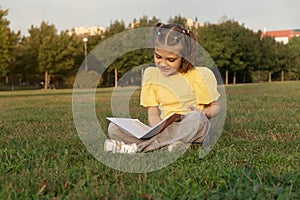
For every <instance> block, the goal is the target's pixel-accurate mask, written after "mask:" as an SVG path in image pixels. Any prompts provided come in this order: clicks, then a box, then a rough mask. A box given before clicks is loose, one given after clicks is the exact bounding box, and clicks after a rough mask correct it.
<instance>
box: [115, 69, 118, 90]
mask: <svg viewBox="0 0 300 200" xmlns="http://www.w3.org/2000/svg"><path fill="white" fill-rule="evenodd" d="M115 87H118V70H117V69H116V68H115Z"/></svg>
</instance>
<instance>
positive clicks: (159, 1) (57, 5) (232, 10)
mask: <svg viewBox="0 0 300 200" xmlns="http://www.w3.org/2000/svg"><path fill="white" fill-rule="evenodd" d="M0 7H1V9H8V10H9V14H8V17H7V18H8V19H9V20H10V22H11V25H10V27H11V28H12V29H13V30H21V31H22V34H25V35H26V34H27V30H28V29H29V28H30V26H31V25H34V26H39V25H40V23H41V22H42V21H46V22H49V23H51V24H54V25H55V27H56V28H57V29H58V30H59V31H61V30H66V29H72V27H75V26H82V25H86V26H102V27H104V28H105V27H107V26H109V24H110V23H111V22H113V21H114V20H123V21H124V22H125V23H126V25H128V24H129V23H130V22H131V21H132V20H133V19H134V18H137V19H138V18H140V17H141V16H143V15H146V16H148V17H149V18H152V17H153V16H156V17H157V18H159V19H161V21H162V22H167V20H168V19H169V18H170V17H174V16H176V15H179V14H180V15H181V16H184V17H192V18H195V17H197V18H198V21H199V22H200V24H203V23H204V22H210V23H218V21H219V20H220V19H221V18H222V17H223V16H226V17H227V18H228V19H234V20H236V21H238V22H239V23H240V24H244V25H245V27H247V28H250V29H252V30H254V31H257V30H263V28H264V27H267V30H279V29H295V28H300V12H299V9H300V1H299V0H249V1H242V0H206V1H203V0H180V1H179V0H151V1H148V0H1V3H0Z"/></svg>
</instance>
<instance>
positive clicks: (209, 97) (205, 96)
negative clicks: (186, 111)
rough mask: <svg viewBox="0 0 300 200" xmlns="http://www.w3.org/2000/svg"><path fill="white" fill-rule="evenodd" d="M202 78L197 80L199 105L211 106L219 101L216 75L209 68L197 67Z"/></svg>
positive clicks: (195, 87) (199, 77) (196, 89)
mask: <svg viewBox="0 0 300 200" xmlns="http://www.w3.org/2000/svg"><path fill="white" fill-rule="evenodd" d="M197 71H198V73H199V75H200V76H197V77H198V78H196V80H195V82H194V83H195V85H194V89H195V91H196V97H197V103H198V104H210V103H212V102H213V101H217V100H218V99H219V97H220V94H219V92H218V90H217V88H218V85H217V80H216V77H215V75H214V73H213V72H212V71H211V70H210V69H209V68H207V67H197Z"/></svg>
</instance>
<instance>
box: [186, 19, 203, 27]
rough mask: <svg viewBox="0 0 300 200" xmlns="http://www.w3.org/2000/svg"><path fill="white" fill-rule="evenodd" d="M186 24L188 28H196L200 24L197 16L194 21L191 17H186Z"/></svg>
mask: <svg viewBox="0 0 300 200" xmlns="http://www.w3.org/2000/svg"><path fill="white" fill-rule="evenodd" d="M186 26H187V27H188V28H192V27H193V28H196V29H198V28H199V26H200V24H199V22H198V19H197V18H196V19H195V21H194V20H193V19H192V18H190V17H188V18H186Z"/></svg>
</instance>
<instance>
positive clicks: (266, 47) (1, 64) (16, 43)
mask: <svg viewBox="0 0 300 200" xmlns="http://www.w3.org/2000/svg"><path fill="white" fill-rule="evenodd" d="M7 15H8V10H2V9H1V8H0V78H1V80H6V81H1V82H2V83H3V84H6V85H16V84H19V85H20V84H21V83H22V82H26V83H28V84H32V85H33V84H36V83H38V82H40V81H42V80H43V79H44V74H45V72H46V71H47V72H48V73H49V76H51V77H52V79H54V80H55V79H57V80H58V79H59V81H60V82H63V81H65V80H64V78H63V77H66V76H67V75H68V74H69V73H72V71H74V70H78V68H79V67H80V66H81V64H82V62H83V60H84V58H85V57H84V45H83V42H82V38H83V37H87V38H88V42H87V49H88V53H89V52H91V51H92V50H93V49H94V48H95V47H96V46H97V45H98V44H100V43H101V42H103V41H105V40H107V39H109V38H111V37H112V36H115V35H117V34H119V33H121V32H123V31H127V30H130V29H132V28H141V27H152V26H153V25H155V24H156V23H158V22H161V20H160V19H159V18H157V17H156V16H154V17H152V18H148V17H147V16H145V15H144V16H142V17H140V18H139V19H133V23H131V24H129V25H128V26H126V25H125V23H124V21H123V20H120V21H118V20H115V21H113V22H111V24H110V25H109V27H108V28H107V29H106V31H105V32H104V33H103V32H101V33H99V34H98V35H80V36H77V35H75V34H71V33H69V32H68V31H62V32H61V33H57V30H56V28H55V25H53V24H49V23H47V22H44V21H42V22H41V24H40V26H33V25H32V26H31V27H30V28H29V30H28V33H29V35H28V36H23V37H22V38H20V32H17V33H14V32H12V31H11V30H10V29H9V24H10V22H9V20H8V19H7V18H6V16H7ZM196 21H197V19H196ZM168 23H178V24H182V25H184V26H186V25H187V24H186V23H187V20H186V18H185V17H184V16H181V15H176V16H174V17H170V18H169V20H168ZM189 28H190V29H191V30H192V31H193V32H194V33H195V34H196V35H197V39H198V41H199V43H200V44H201V45H202V46H203V48H204V49H205V50H206V51H207V52H208V53H209V54H210V56H211V57H212V59H213V60H214V62H215V64H216V66H217V67H218V69H219V70H220V72H221V74H222V76H223V77H224V76H225V71H228V72H229V76H230V77H232V76H234V77H235V76H236V78H237V82H255V81H256V80H258V81H260V79H257V78H256V77H253V76H252V75H253V74H259V73H260V72H262V73H264V72H266V73H270V74H272V77H271V78H273V79H275V80H276V79H279V78H280V76H281V75H282V74H281V73H282V72H284V73H285V79H287V80H298V79H299V78H300V67H299V66H300V56H299V40H297V38H293V39H291V41H290V43H289V44H288V45H284V44H281V43H278V42H275V40H274V39H273V38H271V37H268V36H263V35H262V33H261V31H258V32H257V33H254V32H253V31H252V30H249V29H248V28H246V27H245V26H244V25H243V24H239V23H238V22H237V21H234V20H229V19H227V18H226V17H223V18H222V20H221V21H220V22H219V23H217V24H209V23H205V24H204V25H203V26H200V27H199V28H198V29H196V28H195V27H189ZM123 42H124V45H125V46H126V45H128V44H126V42H127V41H123ZM120 46H121V45H119V46H117V45H114V46H111V47H109V48H110V51H111V52H117V50H118V48H120ZM114 50H116V51H114ZM143 51H144V50H140V51H135V52H130V53H128V54H126V55H124V56H121V57H120V58H118V59H116V60H115V61H114V63H113V64H112V65H111V66H110V67H109V69H108V72H107V77H106V78H104V80H105V81H108V82H107V83H105V85H108V84H109V82H110V77H111V76H113V75H112V74H110V73H111V71H113V69H115V68H116V69H118V73H119V77H121V76H122V75H124V74H125V73H126V72H127V71H129V70H131V69H132V68H134V67H136V66H138V65H141V64H147V62H148V61H150V60H151V59H149V58H148V55H145V54H144V53H142V52H143ZM145 52H146V51H145ZM139 56H144V57H142V58H138V57H139ZM145 56H146V58H145ZM200 56H202V55H200ZM144 61H146V63H143V62H144ZM204 63H205V62H204ZM257 71H259V72H257ZM3 77H6V79H4V78H3ZM48 78H49V77H48ZM283 78H284V77H283ZM45 79H47V77H45ZM62 79H63V80H62ZM44 82H46V80H44Z"/></svg>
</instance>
